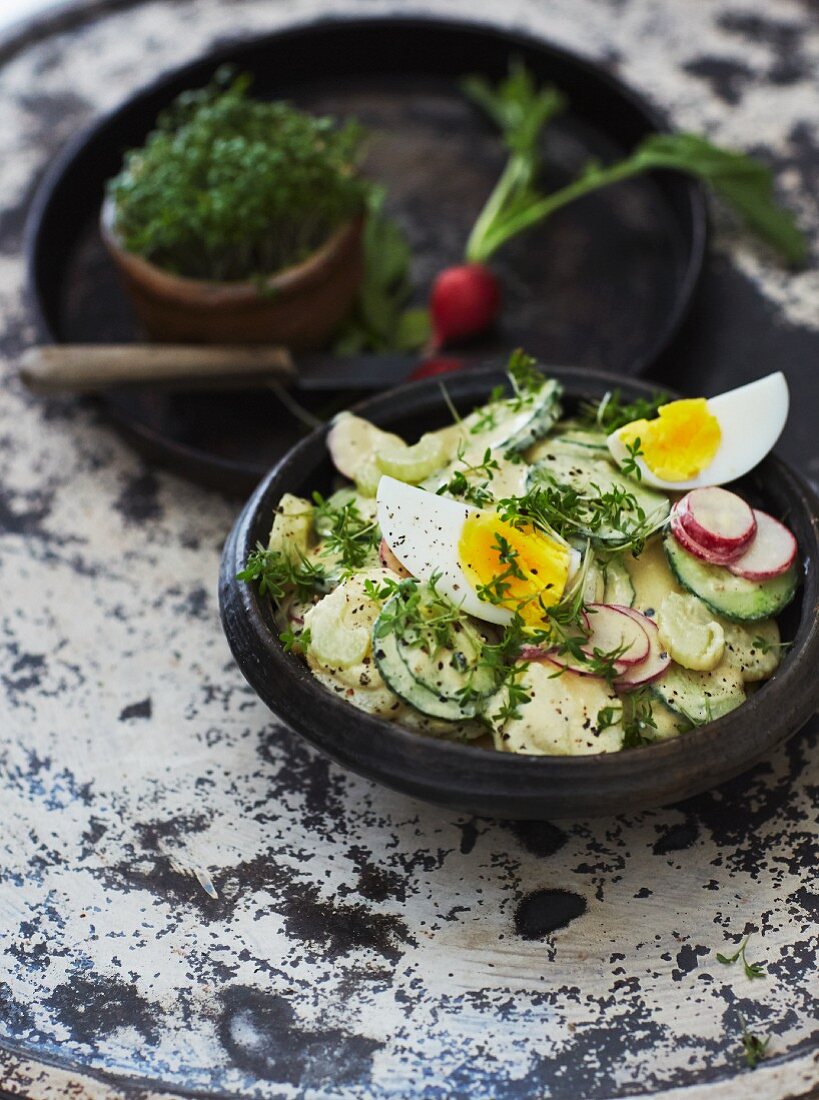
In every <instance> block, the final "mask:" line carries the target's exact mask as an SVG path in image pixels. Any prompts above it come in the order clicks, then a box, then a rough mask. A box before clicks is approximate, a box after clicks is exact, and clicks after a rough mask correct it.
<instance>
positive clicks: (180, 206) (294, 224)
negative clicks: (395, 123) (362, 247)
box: [108, 67, 371, 280]
mask: <svg viewBox="0 0 819 1100" xmlns="http://www.w3.org/2000/svg"><path fill="white" fill-rule="evenodd" d="M250 83H251V77H250V76H249V75H248V74H243V75H241V76H236V75H235V73H234V72H233V71H232V70H231V69H230V68H229V67H223V68H221V69H219V70H218V71H217V72H216V74H215V76H214V78H213V81H212V82H211V83H210V84H209V85H208V86H207V87H205V88H200V89H198V90H196V91H191V92H184V93H183V94H182V95H180V96H178V97H177V99H176V100H175V101H174V102H173V104H172V105H171V106H170V107H169V108H168V109H167V110H165V111H163V112H162V114H161V115H160V116H159V118H158V120H157V124H156V128H155V129H154V130H153V131H152V132H151V133H150V134H149V135H148V138H147V140H146V142H145V144H144V145H143V146H142V147H141V148H139V149H133V150H131V151H130V152H129V153H127V154H126V156H125V162H124V165H123V168H122V171H121V172H120V173H119V175H118V176H116V177H115V178H114V179H113V180H111V181H110V183H109V184H108V194H109V195H110V196H111V197H112V199H113V201H114V204H115V231H116V233H117V235H118V237H119V238H120V240H121V242H122V244H123V246H124V247H125V248H126V249H127V250H128V251H129V252H134V253H136V254H138V255H140V256H143V257H145V259H147V260H149V261H151V262H152V263H155V264H157V265H158V266H159V267H161V268H163V269H165V270H167V271H171V272H174V273H176V274H179V275H184V276H187V277H190V278H198V279H212V280H243V279H263V278H264V277H266V276H269V275H272V274H275V273H276V272H277V271H280V270H281V269H282V268H284V267H288V266H290V265H292V264H294V263H298V262H299V261H300V260H303V259H304V258H305V257H306V256H308V255H309V254H310V253H311V252H313V251H314V250H315V249H316V248H318V247H319V246H320V245H321V244H322V243H323V242H324V241H325V240H326V239H327V238H328V236H329V235H330V234H331V233H332V232H333V231H334V230H335V229H337V228H338V227H339V226H340V225H342V224H343V223H344V222H345V221H347V220H349V219H350V218H352V217H354V216H355V215H357V214H360V213H361V212H362V211H363V209H364V206H365V203H366V200H367V196H368V193H369V191H370V188H371V184H370V183H369V182H368V181H367V180H366V179H365V178H364V177H363V176H362V175H361V174H360V173H359V172H358V171H357V166H358V163H359V161H360V159H361V156H362V152H363V142H364V133H363V131H362V129H361V127H360V126H359V125H358V124H357V123H355V122H347V123H345V124H343V125H341V124H339V123H337V122H336V121H335V120H334V119H332V118H320V117H317V116H314V115H310V114H306V113H304V112H302V111H299V110H297V109H296V108H295V107H293V106H291V105H290V104H288V103H284V102H274V103H268V102H262V101H261V100H256V99H252V98H251V97H250V95H249V94H248V91H249V87H250Z"/></svg>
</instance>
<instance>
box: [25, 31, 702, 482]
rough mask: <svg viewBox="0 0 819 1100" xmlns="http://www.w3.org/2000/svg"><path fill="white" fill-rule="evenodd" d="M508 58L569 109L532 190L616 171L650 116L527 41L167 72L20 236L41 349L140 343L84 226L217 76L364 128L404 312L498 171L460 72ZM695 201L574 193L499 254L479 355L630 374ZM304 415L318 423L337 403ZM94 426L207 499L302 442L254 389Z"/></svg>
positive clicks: (110, 124) (681, 275) (213, 59)
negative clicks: (398, 269) (501, 292)
mask: <svg viewBox="0 0 819 1100" xmlns="http://www.w3.org/2000/svg"><path fill="white" fill-rule="evenodd" d="M512 58H520V59H522V60H523V61H524V62H525V63H526V64H527V65H528V66H529V67H530V69H531V70H532V71H533V72H534V73H535V74H536V75H537V76H538V77H539V78H540V79H541V80H544V81H547V80H548V81H553V82H554V83H556V84H557V85H558V86H559V87H560V88H561V89H563V90H564V91H565V92H566V93H567V94H568V96H569V99H570V102H571V109H570V110H569V111H568V112H567V113H566V114H565V115H564V116H562V117H560V118H559V119H557V120H556V121H555V122H554V123H553V124H552V125H551V126H550V128H549V131H548V137H547V142H548V147H547V152H548V165H549V167H548V169H547V178H546V179H545V180H544V183H545V185H546V186H548V187H550V188H551V187H556V186H560V184H561V182H562V181H564V180H565V179H567V178H569V177H570V176H572V175H574V173H576V171H577V170H578V169H579V168H580V167H581V166H582V165H583V164H584V163H585V162H586V161H587V160H588V159H589V158H590V157H599V158H601V159H604V160H610V159H613V158H616V157H618V156H620V155H622V154H623V153H625V152H626V151H628V150H630V149H631V148H632V147H633V145H634V144H635V143H636V142H637V141H639V139H640V138H641V137H642V136H643V135H645V134H646V133H648V132H651V131H653V130H657V129H663V128H664V121H663V119H662V118H661V117H660V115H659V114H658V112H657V111H656V110H655V109H654V108H653V107H651V106H650V105H649V104H647V103H646V102H645V101H643V100H642V99H641V98H640V97H638V96H637V95H636V94H635V93H634V92H632V91H631V90H630V89H629V88H627V87H626V86H625V85H623V84H622V83H621V82H620V81H619V80H617V79H616V78H615V77H613V76H612V75H611V74H609V73H607V72H606V71H605V70H604V69H603V68H601V67H600V66H599V65H595V64H592V63H591V62H588V61H585V60H583V59H581V58H579V57H577V56H575V55H573V54H571V53H568V52H567V51H565V50H561V49H558V48H556V47H554V46H552V45H549V44H547V43H545V42H543V41H541V40H538V39H535V38H532V37H529V36H526V35H523V34H519V33H511V32H509V31H505V30H499V29H496V28H493V27H488V26H484V25H476V24H474V23H462V22H454V21H449V20H438V19H430V18H405V17H392V16H379V17H374V18H368V19H359V18H340V19H337V18H333V19H321V20H319V21H316V22H312V23H310V24H307V25H303V26H299V27H296V28H295V29H288V30H286V31H283V32H278V33H276V34H272V35H269V36H267V37H264V38H258V39H252V40H249V41H247V42H241V43H239V44H233V45H231V46H230V47H226V48H222V49H220V50H218V51H216V52H214V53H211V54H209V55H208V56H206V57H204V58H203V59H201V60H198V61H196V62H195V63H193V64H191V65H187V66H185V67H184V68H181V69H178V70H176V71H174V72H172V73H170V74H166V75H164V76H162V77H161V78H160V79H159V80H157V81H155V82H154V83H152V84H151V85H150V86H148V87H147V88H146V89H144V90H143V91H142V92H140V93H138V94H137V95H135V96H133V97H132V98H130V99H129V100H127V101H126V102H125V103H124V104H123V105H122V106H120V107H119V108H118V109H116V110H115V111H113V112H112V113H111V114H109V115H107V116H105V117H104V118H102V119H101V120H99V121H98V122H96V123H95V124H94V125H93V126H91V127H90V128H89V129H88V130H86V131H85V132H84V133H82V134H80V135H79V136H78V137H77V138H76V139H75V140H74V141H72V142H71V143H70V144H69V146H68V147H67V148H66V149H65V150H64V151H63V152H62V154H61V155H60V156H59V157H58V158H57V160H56V161H55V163H54V164H53V166H52V168H51V170H50V171H49V172H48V174H47V175H46V177H45V179H44V180H43V182H42V183H41V185H40V188H39V190H38V192H37V195H36V197H35V199H34V202H33V204H32V207H31V212H30V217H29V223H28V265H29V279H30V287H31V291H32V298H33V305H34V314H35V319H36V322H37V324H38V328H39V330H40V333H41V336H42V338H43V339H44V340H47V341H56V342H67V343H72V342H74V343H76V342H92V343H93V342H121V341H126V342H127V341H131V340H134V339H135V338H137V336H138V331H137V329H136V326H135V324H134V320H133V317H132V315H131V313H130V311H129V308H128V305H127V302H126V301H125V299H124V296H123V294H122V292H121V290H120V287H119V284H118V282H117V280H116V278H115V276H114V272H113V268H112V265H111V263H110V261H109V259H108V258H107V256H106V254H105V252H104V250H103V248H102V245H101V242H100V239H99V234H98V231H97V224H96V221H97V215H98V211H99V206H100V202H101V199H102V195H103V187H104V183H105V181H106V180H107V179H108V178H110V177H111V176H113V175H114V174H115V173H116V172H117V171H118V169H119V166H120V164H121V160H122V155H123V152H124V151H125V150H126V149H128V148H130V147H132V146H134V145H137V144H139V143H141V142H142V140H143V139H144V137H145V135H146V133H147V132H148V131H149V130H150V128H151V126H152V124H153V122H154V120H155V118H156V115H157V113H158V112H159V111H160V110H161V109H162V108H163V107H164V106H165V105H166V104H167V103H168V102H169V101H170V100H171V99H172V98H173V97H174V96H175V95H177V94H178V93H179V92H180V91H182V90H184V89H186V88H191V87H196V86H199V85H201V84H203V83H205V82H207V80H208V79H209V78H210V76H211V75H212V74H213V72H214V70H215V69H216V67H217V66H218V65H219V64H221V63H223V62H231V63H233V64H234V65H236V66H237V68H238V69H240V70H243V71H250V72H252V73H253V74H254V88H255V91H256V93H257V94H260V95H262V96H287V97H288V98H290V99H292V100H294V101H295V102H296V103H298V104H300V105H302V106H305V107H308V108H310V109H315V110H319V111H327V112H332V113H334V114H338V115H341V116H344V115H349V114H353V115H356V116H357V117H359V118H360V119H361V120H362V121H363V122H364V123H365V125H366V126H367V127H368V128H369V129H370V130H371V131H372V133H373V141H372V146H371V151H370V154H369V165H368V167H369V170H370V171H371V173H372V174H373V175H374V176H375V177H376V178H378V179H380V180H382V181H384V183H385V184H386V185H387V187H388V191H389V206H390V209H391V210H392V212H393V213H394V214H395V216H396V217H397V219H398V220H399V221H400V222H401V224H402V225H403V227H404V228H405V230H406V231H407V233H408V236H409V239H410V242H411V245H412V251H413V257H414V268H413V276H414V280H415V284H416V286H417V287H418V288H419V289H418V294H419V300H422V299H423V296H424V288H425V287H427V286H428V285H429V283H430V281H431V279H432V278H433V277H434V275H435V273H436V272H437V271H438V270H440V269H441V268H443V267H445V266H446V265H448V264H450V263H452V262H455V261H457V260H458V259H459V258H460V256H461V255H462V252H463V247H464V243H465V240H466V237H467V235H468V231H469V228H470V226H471V224H472V222H473V221H474V218H475V215H476V214H477V212H478V210H479V209H480V206H481V205H482V202H483V201H484V199H485V197H486V196H487V195H488V193H489V190H490V189H491V187H492V185H493V183H494V180H495V179H496V177H497V174H498V172H499V170H500V167H501V165H502V162H503V153H502V149H501V146H500V142H499V140H498V137H497V135H496V134H495V133H494V131H493V129H492V128H491V126H489V125H488V124H487V122H486V120H485V119H484V118H483V116H482V115H481V113H480V112H479V111H477V110H476V109H475V108H474V107H473V106H472V105H470V104H469V103H468V102H467V101H466V100H465V98H464V97H463V95H462V93H461V92H460V90H459V88H458V80H459V79H460V78H461V77H463V76H464V75H466V74H469V73H482V74H485V75H487V76H489V77H492V78H498V77H500V76H501V75H502V74H503V73H504V72H505V71H506V69H507V66H508V64H509V61H510V59H512ZM706 235H707V222H706V206H705V200H704V195H703V192H702V189H701V187H700V186H699V185H698V184H696V183H694V182H692V181H691V180H689V179H686V178H684V177H682V176H680V175H676V174H671V173H667V174H665V173H664V174H656V175H654V176H652V177H650V178H649V177H646V178H641V179H637V180H633V181H630V182H628V183H625V184H622V185H620V186H618V187H616V188H612V189H609V190H606V191H603V192H601V193H599V194H596V195H592V196H589V197H588V198H587V199H585V200H583V201H582V202H581V203H578V204H576V205H573V206H571V207H568V208H567V209H566V210H565V211H562V212H560V213H559V214H558V215H557V216H555V217H554V219H553V220H551V221H550V222H549V224H548V225H546V226H544V227H541V228H540V229H538V230H537V231H535V232H532V233H530V234H529V235H527V236H526V237H525V238H523V239H520V240H517V241H513V242H511V244H510V245H509V246H508V247H507V248H506V249H505V250H502V252H501V253H499V254H498V257H497V263H496V266H497V269H498V271H499V273H500V275H501V278H502V280H503V285H504V289H505V294H506V303H505V309H504V319H503V327H502V328H501V330H500V331H499V332H498V333H497V334H496V335H495V336H494V337H493V338H492V339H491V340H489V341H487V342H486V343H485V344H484V345H482V346H481V347H480V348H478V349H473V350H478V351H479V352H481V353H486V354H491V353H493V352H495V351H497V350H499V349H501V348H508V347H511V346H516V345H523V346H525V347H526V348H527V349H528V350H529V351H531V352H532V353H534V354H537V355H539V356H540V357H542V358H543V359H544V360H545V361H547V362H550V363H568V364H572V365H579V366H581V367H591V368H601V367H604V368H606V369H611V370H616V371H620V372H622V373H626V374H630V375H638V374H641V373H643V372H644V371H645V370H647V369H648V368H649V367H650V366H651V364H652V363H654V362H655V360H656V359H657V357H658V356H659V355H660V353H661V352H662V351H663V350H664V349H665V348H666V347H667V346H668V344H669V343H670V341H671V340H672V338H673V337H674V335H675V333H676V332H677V330H678V328H679V326H680V324H681V322H682V320H683V318H684V317H685V314H686V312H687V310H688V307H689V305H690V303H691V299H692V296H693V294H694V291H695V288H696V285H697V282H698V279H699V276H700V273H701V271H702V267H703V260H704V255H705V245H706ZM348 400H349V395H345V396H344V397H339V398H337V399H336V400H335V401H334V400H333V399H332V398H330V399H328V400H326V401H324V402H319V403H316V402H315V400H314V401H313V402H312V404H313V407H314V408H317V409H318V410H319V411H323V412H329V411H331V410H332V408H334V407H336V405H337V404H338V403H339V402H341V403H346V402H347V401H348ZM103 402H104V406H105V409H106V411H107V413H108V414H109V415H110V416H111V417H112V418H113V419H114V421H115V422H116V423H117V425H118V426H119V427H120V428H121V429H122V430H123V431H124V432H125V433H126V434H127V435H128V436H129V437H130V438H131V440H132V441H133V442H134V443H135V444H137V445H138V446H139V447H140V448H141V449H142V450H143V451H144V452H146V453H147V454H148V455H149V456H150V457H151V458H153V459H155V460H158V461H161V462H164V463H165V464H169V465H171V466H172V467H174V468H175V469H177V470H179V471H180V472H182V473H184V474H187V475H189V476H191V477H194V478H196V479H198V480H200V481H204V482H206V483H208V484H211V485H214V486H218V487H220V488H225V489H229V490H233V491H239V492H242V491H247V490H248V489H249V488H250V487H251V486H252V485H253V484H255V483H256V481H258V479H259V477H261V476H262V474H263V473H264V471H265V470H266V469H268V468H269V466H270V465H271V464H272V462H273V461H274V460H275V459H276V458H277V457H278V456H279V455H281V454H282V453H284V452H285V451H286V450H287V449H288V448H289V447H290V446H291V445H292V444H293V443H294V442H295V441H296V439H297V438H298V437H299V434H300V428H299V427H298V425H296V424H294V422H293V420H292V418H291V417H290V416H289V415H288V414H287V413H286V412H285V411H284V410H283V409H282V408H281V407H279V406H278V405H277V403H276V401H275V399H274V397H273V396H272V395H270V394H266V393H262V394H260V393H258V392H253V393H251V392H244V393H231V394H225V393H220V394H217V395H214V394H204V393H198V394H195V395H191V394H186V395H178V394H168V393H159V392H156V391H153V392H152V391H148V390H143V391H136V390H135V391H129V392H127V393H126V392H124V391H123V392H120V393H118V394H116V395H114V394H113V393H112V394H109V395H106V396H105V397H104V398H103Z"/></svg>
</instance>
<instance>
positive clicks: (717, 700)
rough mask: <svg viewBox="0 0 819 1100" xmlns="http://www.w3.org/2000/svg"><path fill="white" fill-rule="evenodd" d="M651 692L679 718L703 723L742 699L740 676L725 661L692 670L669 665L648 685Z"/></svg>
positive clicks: (731, 708)
mask: <svg viewBox="0 0 819 1100" xmlns="http://www.w3.org/2000/svg"><path fill="white" fill-rule="evenodd" d="M650 690H651V693H652V695H654V696H655V697H656V698H657V699H659V700H660V702H662V703H664V704H665V705H666V706H667V707H668V708H669V709H670V710H673V711H674V713H675V714H678V715H679V716H680V717H681V718H687V719H688V721H689V722H692V723H693V724H694V725H695V726H704V725H705V723H706V722H713V721H714V720H715V719H717V718H721V717H722V716H723V714H728V713H729V711H732V710H736V708H737V707H738V706H741V705H742V704H743V703H744V702H745V689H744V688H743V686H742V676H741V675H740V673H739V672H738V671H737V669H735V668H733V667H732V666H731V665H729V664H727V663H723V664H721V665H720V666H719V667H718V668H715V669H714V671H713V672H692V671H690V670H689V669H687V668H680V667H679V666H678V665H672V666H671V667H670V668H669V670H668V672H667V673H666V674H665V676H663V677H662V678H661V679H659V680H655V681H654V683H652V685H651V689H650Z"/></svg>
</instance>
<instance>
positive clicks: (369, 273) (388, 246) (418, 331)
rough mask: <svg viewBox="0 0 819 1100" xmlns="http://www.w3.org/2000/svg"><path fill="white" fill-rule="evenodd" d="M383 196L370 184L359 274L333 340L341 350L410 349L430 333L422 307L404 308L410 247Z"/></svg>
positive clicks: (353, 351) (408, 287) (425, 313)
mask: <svg viewBox="0 0 819 1100" xmlns="http://www.w3.org/2000/svg"><path fill="white" fill-rule="evenodd" d="M384 200H385V191H384V189H383V188H380V187H379V188H374V189H373V190H372V192H371V194H370V196H369V201H368V208H367V221H366V224H365V226H364V234H363V248H364V277H363V279H362V282H361V287H360V289H359V291H358V296H357V298H356V301H355V305H354V306H353V309H352V311H351V313H350V315H349V317H348V318H347V320H346V321H345V323H344V325H343V326H342V329H341V331H340V333H339V334H338V336H337V339H336V342H335V345H334V348H335V350H336V351H337V352H338V353H339V354H340V355H350V354H354V353H357V352H362V351H373V352H387V351H414V350H415V349H417V348H420V347H422V346H423V345H424V344H425V343H426V342H427V340H428V339H429V333H430V323H429V314H428V312H427V310H425V309H406V308H405V307H406V303H407V301H408V299H409V297H410V293H411V291H412V286H411V284H410V258H411V257H410V248H409V244H408V242H407V239H406V236H405V235H404V233H403V231H402V230H401V229H400V227H399V226H398V225H397V223H396V222H395V221H393V219H392V218H390V217H389V215H388V214H387V213H386V212H385V210H384Z"/></svg>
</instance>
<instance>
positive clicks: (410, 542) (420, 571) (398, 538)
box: [377, 476, 512, 626]
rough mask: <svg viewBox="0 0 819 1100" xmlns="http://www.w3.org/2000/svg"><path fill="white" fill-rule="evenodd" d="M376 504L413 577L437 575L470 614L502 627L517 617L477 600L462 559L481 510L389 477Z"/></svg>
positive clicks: (390, 543) (382, 525) (451, 597)
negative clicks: (469, 524) (464, 535)
mask: <svg viewBox="0 0 819 1100" xmlns="http://www.w3.org/2000/svg"><path fill="white" fill-rule="evenodd" d="M377 503H378V513H377V514H378V526H379V527H380V528H381V534H382V535H383V537H384V539H385V541H386V543H387V546H389V548H390V550H392V552H393V554H395V556H396V557H397V558H398V560H399V561H400V562H401V564H402V565H403V566H404V568H405V569H406V570H407V571H408V572H410V573H411V574H412V575H413V577H417V578H418V579H419V580H422V581H428V580H429V579H430V577H432V576H433V574H437V575H438V576H439V578H440V579H439V580H438V582H437V587H438V591H439V592H440V593H441V595H442V596H446V598H447V599H448V600H451V601H452V603H454V604H455V606H456V607H462V608H463V610H464V611H465V612H466V613H467V615H474V616H475V618H476V619H483V620H484V621H485V622H489V623H498V624H499V625H500V626H505V625H506V624H507V623H510V622H511V621H512V612H511V611H509V610H507V609H506V608H504V607H496V606H495V605H494V604H491V603H486V602H485V601H484V600H481V599H479V598H478V594H477V592H476V591H475V589H474V588H473V586H472V584H471V583H470V582H469V580H468V579H467V577H466V574H465V573H464V571H463V569H462V568H461V565H460V562H459V561H458V543H459V542H460V539H461V532H462V531H463V526H464V522H465V521H466V519H467V518H468V517H469V516H474V515H480V514H481V510H480V509H479V508H472V507H470V506H469V505H467V504H461V503H459V502H458V501H457V500H452V499H451V498H450V497H443V496H441V497H439V496H438V495H437V494H436V493H428V492H427V491H426V490H425V489H417V488H416V487H415V486H414V485H406V484H405V483H404V482H403V481H397V480H396V479H395V478H394V477H386V476H385V477H382V478H381V481H380V482H379V483H378V497H377Z"/></svg>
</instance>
